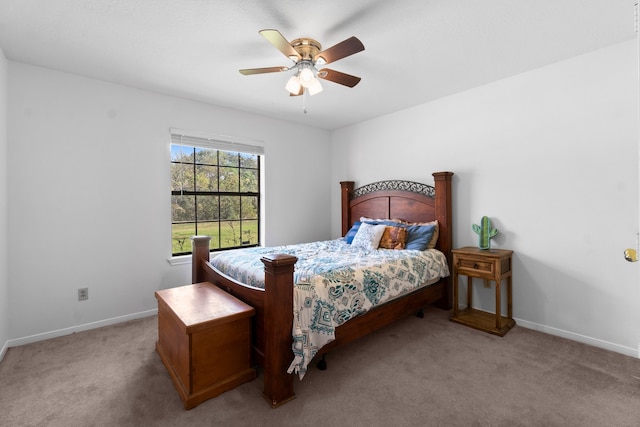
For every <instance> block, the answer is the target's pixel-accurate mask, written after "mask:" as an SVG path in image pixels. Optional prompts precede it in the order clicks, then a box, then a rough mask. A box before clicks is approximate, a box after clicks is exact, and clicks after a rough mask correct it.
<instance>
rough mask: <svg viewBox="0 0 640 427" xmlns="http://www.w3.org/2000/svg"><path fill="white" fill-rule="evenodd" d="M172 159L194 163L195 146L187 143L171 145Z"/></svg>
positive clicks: (173, 160)
mask: <svg viewBox="0 0 640 427" xmlns="http://www.w3.org/2000/svg"><path fill="white" fill-rule="evenodd" d="M171 161H172V162H186V163H193V147H191V146H187V145H176V144H172V145H171Z"/></svg>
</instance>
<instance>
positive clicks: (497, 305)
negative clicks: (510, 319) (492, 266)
mask: <svg viewBox="0 0 640 427" xmlns="http://www.w3.org/2000/svg"><path fill="white" fill-rule="evenodd" d="M500 282H501V280H500V279H496V329H497V330H500V329H502V324H501V323H502V322H501V319H500V308H501V307H502V301H501V298H500Z"/></svg>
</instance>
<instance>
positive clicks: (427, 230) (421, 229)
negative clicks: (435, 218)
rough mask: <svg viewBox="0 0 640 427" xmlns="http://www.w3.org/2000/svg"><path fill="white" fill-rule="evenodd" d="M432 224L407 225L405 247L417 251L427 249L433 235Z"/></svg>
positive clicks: (433, 226) (433, 227)
mask: <svg viewBox="0 0 640 427" xmlns="http://www.w3.org/2000/svg"><path fill="white" fill-rule="evenodd" d="M435 227H436V226H435V224H433V225H408V226H407V242H406V244H405V247H404V248H405V249H414V250H418V251H424V250H425V249H427V247H428V245H429V242H430V241H431V238H432V237H433V231H434V229H435Z"/></svg>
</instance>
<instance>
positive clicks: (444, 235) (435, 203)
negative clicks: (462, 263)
mask: <svg viewBox="0 0 640 427" xmlns="http://www.w3.org/2000/svg"><path fill="white" fill-rule="evenodd" d="M452 176H453V172H434V173H433V178H434V186H430V185H427V184H421V183H418V182H412V181H398V180H392V181H379V182H374V183H372V184H367V185H365V186H362V187H359V188H355V189H354V182H353V181H343V182H341V183H340V186H341V188H342V235H343V236H344V235H345V234H347V232H348V231H349V229H350V228H351V226H352V225H353V223H354V222H355V221H358V220H359V219H360V217H362V216H365V217H368V218H390V219H391V218H400V219H403V220H405V221H409V222H427V221H433V220H436V219H437V220H438V226H439V230H440V235H439V237H438V243H437V245H436V248H437V249H439V250H440V251H442V252H443V253H444V254H445V255H446V256H447V259H448V260H449V263H451V249H452V244H453V234H452V224H451V221H452V218H451V177H452Z"/></svg>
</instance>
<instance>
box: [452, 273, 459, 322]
mask: <svg viewBox="0 0 640 427" xmlns="http://www.w3.org/2000/svg"><path fill="white" fill-rule="evenodd" d="M458 298H459V297H458V275H457V274H456V273H454V274H453V316H454V317H455V316H457V315H458Z"/></svg>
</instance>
